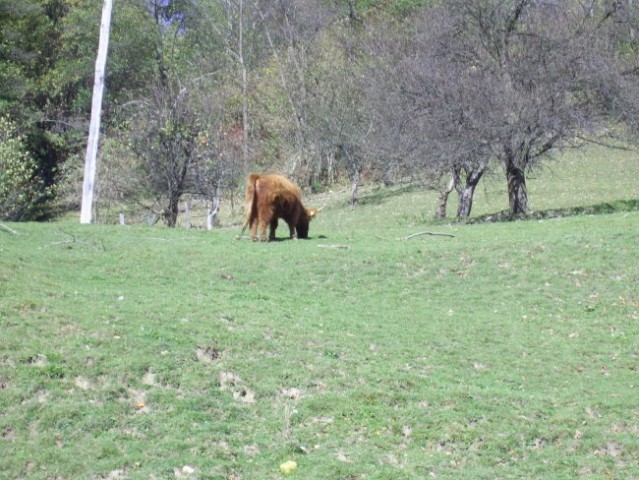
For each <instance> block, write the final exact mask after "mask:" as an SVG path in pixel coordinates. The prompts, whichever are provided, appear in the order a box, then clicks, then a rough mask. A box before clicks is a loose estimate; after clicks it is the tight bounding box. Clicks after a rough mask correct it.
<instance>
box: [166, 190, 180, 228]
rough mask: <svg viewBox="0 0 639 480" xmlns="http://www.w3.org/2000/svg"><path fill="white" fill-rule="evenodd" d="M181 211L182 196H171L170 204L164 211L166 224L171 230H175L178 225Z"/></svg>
mask: <svg viewBox="0 0 639 480" xmlns="http://www.w3.org/2000/svg"><path fill="white" fill-rule="evenodd" d="M179 210H180V196H179V195H173V194H169V204H168V205H167V206H166V208H165V209H164V214H163V216H164V223H165V224H166V226H167V227H169V228H174V227H175V225H176V224H177V217H178V212H179Z"/></svg>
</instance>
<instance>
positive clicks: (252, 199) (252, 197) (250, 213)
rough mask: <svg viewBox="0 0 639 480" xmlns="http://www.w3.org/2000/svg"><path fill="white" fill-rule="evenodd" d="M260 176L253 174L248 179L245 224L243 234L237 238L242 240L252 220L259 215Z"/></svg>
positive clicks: (245, 197)
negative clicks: (258, 187)
mask: <svg viewBox="0 0 639 480" xmlns="http://www.w3.org/2000/svg"><path fill="white" fill-rule="evenodd" d="M258 178H259V175H258V174H257V173H251V174H250V175H249V176H248V177H246V193H245V194H244V223H243V225H242V232H241V233H240V235H239V236H238V237H237V239H238V240H239V239H241V238H242V237H243V236H244V232H245V230H246V228H247V227H248V226H249V225H250V224H251V218H254V217H255V216H256V215H257V195H256V194H255V189H256V185H255V184H256V183H257V179H258Z"/></svg>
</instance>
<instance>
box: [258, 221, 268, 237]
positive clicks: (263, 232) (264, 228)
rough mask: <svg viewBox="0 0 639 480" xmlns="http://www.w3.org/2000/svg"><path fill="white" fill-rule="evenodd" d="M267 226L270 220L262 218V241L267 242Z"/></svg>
mask: <svg viewBox="0 0 639 480" xmlns="http://www.w3.org/2000/svg"><path fill="white" fill-rule="evenodd" d="M267 226H268V222H267V221H266V220H265V219H263V218H260V225H259V234H260V241H261V242H266V227H267Z"/></svg>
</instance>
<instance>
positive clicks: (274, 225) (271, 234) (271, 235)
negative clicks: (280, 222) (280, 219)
mask: <svg viewBox="0 0 639 480" xmlns="http://www.w3.org/2000/svg"><path fill="white" fill-rule="evenodd" d="M275 230H277V217H274V218H273V220H271V223H270V231H269V236H268V239H269V241H271V240H275Z"/></svg>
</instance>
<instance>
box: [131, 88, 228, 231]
mask: <svg viewBox="0 0 639 480" xmlns="http://www.w3.org/2000/svg"><path fill="white" fill-rule="evenodd" d="M195 92H197V90H196V88H195V87H194V86H193V85H190V86H189V87H186V86H184V85H182V84H179V83H174V82H170V81H168V82H166V81H165V84H159V85H156V86H155V87H154V88H153V89H152V91H151V96H150V97H149V98H148V99H146V100H145V101H143V102H141V103H139V104H136V105H135V107H136V110H137V113H136V114H135V115H134V117H133V118H134V122H133V123H134V125H135V128H134V130H133V132H134V133H133V138H132V142H131V145H132V149H133V151H134V153H135V154H136V156H137V157H138V158H139V160H140V165H141V168H142V169H143V170H144V173H145V175H144V177H143V178H145V185H144V188H143V192H148V193H149V194H150V195H151V196H152V197H153V198H154V199H155V201H156V202H157V203H158V204H159V205H161V208H162V217H163V219H164V222H165V223H166V225H167V226H169V227H174V226H175V225H176V221H177V216H178V211H179V202H180V199H181V198H182V196H183V195H185V194H192V195H198V196H201V197H204V198H207V199H209V200H211V202H212V203H214V201H215V198H216V197H219V195H220V190H221V189H222V188H223V187H224V186H225V185H224V182H225V181H226V180H227V179H228V178H229V177H235V176H236V174H237V172H235V171H234V170H233V168H232V165H229V164H225V163H224V162H223V159H222V158H221V156H220V155H219V151H218V147H217V145H219V138H215V136H216V132H219V128H217V127H216V126H215V125H213V124H211V123H210V122H209V121H208V120H209V116H210V112H209V111H206V110H202V105H201V104H199V103H198V102H197V95H196V94H195Z"/></svg>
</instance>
